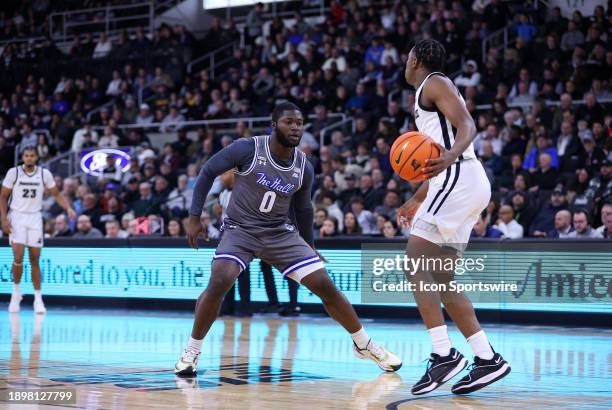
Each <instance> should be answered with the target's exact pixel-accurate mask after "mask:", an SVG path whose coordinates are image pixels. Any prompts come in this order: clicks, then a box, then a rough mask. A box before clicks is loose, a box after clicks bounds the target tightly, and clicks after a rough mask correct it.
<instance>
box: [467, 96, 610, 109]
mask: <svg viewBox="0 0 612 410" xmlns="http://www.w3.org/2000/svg"><path fill="white" fill-rule="evenodd" d="M597 102H598V103H599V104H610V103H612V98H602V99H598V100H597ZM585 104H586V102H585V101H584V100H572V106H576V105H585ZM532 105H533V102H524V103H509V104H507V107H508V108H530V107H531V106H532ZM544 105H545V106H546V107H551V106H555V107H558V106H559V105H561V102H560V101H546V102H545V103H544ZM492 108H493V104H480V105H477V106H476V110H477V111H481V110H490V109H492Z"/></svg>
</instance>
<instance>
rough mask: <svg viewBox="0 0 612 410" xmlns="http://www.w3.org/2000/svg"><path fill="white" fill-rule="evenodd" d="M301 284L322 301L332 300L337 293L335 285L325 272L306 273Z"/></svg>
mask: <svg viewBox="0 0 612 410" xmlns="http://www.w3.org/2000/svg"><path fill="white" fill-rule="evenodd" d="M302 284H303V285H305V286H306V287H307V288H308V290H310V291H311V292H312V293H314V294H315V295H317V296H318V297H319V298H320V299H321V300H322V301H323V302H326V301H330V300H333V299H334V298H335V297H337V295H338V293H339V290H338V289H337V288H336V285H334V282H332V280H331V278H330V277H329V276H328V275H327V274H320V275H315V274H313V275H308V276H307V277H305V278H304V279H303V280H302Z"/></svg>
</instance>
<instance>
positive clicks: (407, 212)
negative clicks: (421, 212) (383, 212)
mask: <svg viewBox="0 0 612 410" xmlns="http://www.w3.org/2000/svg"><path fill="white" fill-rule="evenodd" d="M428 189H429V181H428V180H425V181H423V182H422V183H421V185H420V186H419V187H418V188H417V190H416V192H415V193H414V195H412V196H411V197H410V199H409V200H408V201H406V203H405V204H404V205H402V206H400V207H399V209H398V210H397V215H396V217H395V218H396V222H397V226H399V227H401V228H408V227H410V225H411V224H412V218H414V214H416V211H417V210H418V209H419V207H420V206H421V204H422V203H423V201H424V200H425V197H426V196H427V190H428Z"/></svg>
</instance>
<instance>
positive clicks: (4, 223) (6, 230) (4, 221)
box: [2, 218, 12, 235]
mask: <svg viewBox="0 0 612 410" xmlns="http://www.w3.org/2000/svg"><path fill="white" fill-rule="evenodd" d="M11 229H12V227H11V223H10V222H9V220H8V218H4V219H2V232H4V233H5V234H7V235H10V233H11Z"/></svg>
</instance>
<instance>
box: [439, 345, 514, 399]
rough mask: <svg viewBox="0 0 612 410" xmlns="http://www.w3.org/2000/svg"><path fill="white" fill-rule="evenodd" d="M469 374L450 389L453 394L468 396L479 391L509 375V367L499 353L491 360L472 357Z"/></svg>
mask: <svg viewBox="0 0 612 410" xmlns="http://www.w3.org/2000/svg"><path fill="white" fill-rule="evenodd" d="M469 370H470V373H469V374H468V375H467V376H465V377H464V378H463V379H461V380H459V381H458V382H457V383H455V385H454V386H453V388H452V390H451V391H452V392H453V393H455V394H468V393H471V392H474V391H476V390H480V389H482V388H483V387H485V386H488V385H489V384H491V383H493V382H496V381H497V380H499V379H501V378H503V377H505V376H506V375H507V374H508V373H510V370H511V369H510V365H509V364H508V362H506V361H505V360H504V358H503V357H501V355H500V354H499V353H495V354H494V355H493V358H492V359H491V360H484V359H481V358H480V357H478V356H475V357H474V363H472V365H471V366H470V369H469Z"/></svg>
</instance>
